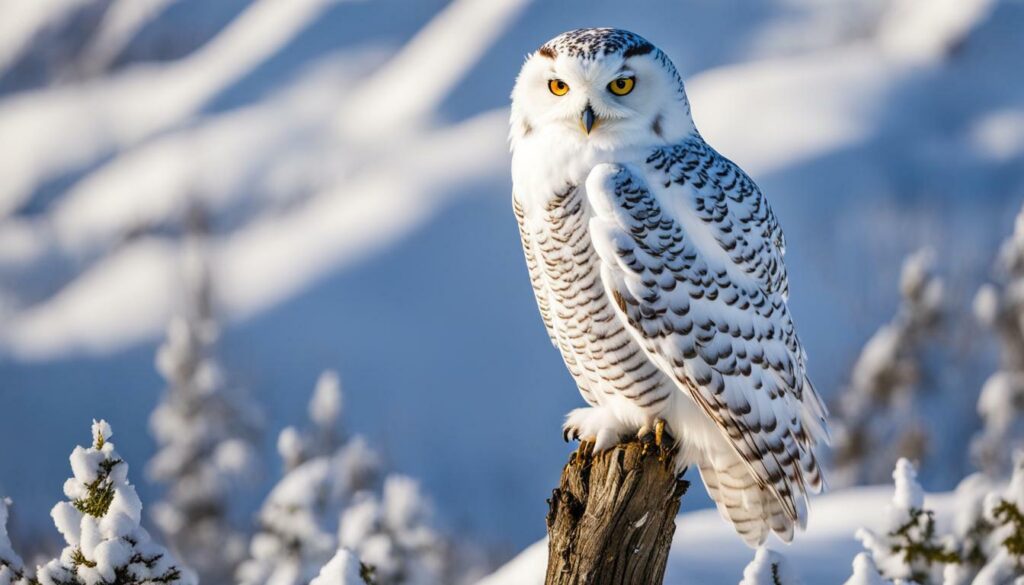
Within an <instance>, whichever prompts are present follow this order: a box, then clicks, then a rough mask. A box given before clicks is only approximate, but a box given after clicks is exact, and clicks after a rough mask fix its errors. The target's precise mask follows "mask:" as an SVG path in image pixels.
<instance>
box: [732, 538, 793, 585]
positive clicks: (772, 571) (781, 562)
mask: <svg viewBox="0 0 1024 585" xmlns="http://www.w3.org/2000/svg"><path fill="white" fill-rule="evenodd" d="M800 582H801V581H800V579H799V578H798V577H797V575H796V573H795V572H794V571H793V569H791V568H790V567H789V564H788V563H787V562H786V558H785V557H784V556H782V555H781V554H780V553H778V552H775V551H773V550H768V549H767V548H764V547H761V548H759V549H757V552H756V553H755V554H754V560H752V561H750V564H749V565H747V568H745V569H744V570H743V580H742V581H740V585H800Z"/></svg>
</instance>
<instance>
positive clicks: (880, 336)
mask: <svg viewBox="0 0 1024 585" xmlns="http://www.w3.org/2000/svg"><path fill="white" fill-rule="evenodd" d="M932 264H933V258H932V254H931V252H930V251H929V250H921V251H918V252H917V253H915V254H913V255H911V256H909V257H908V258H907V259H906V261H905V262H904V264H903V270H902V274H901V278H900V291H901V294H902V297H903V302H902V304H901V306H900V309H899V312H898V313H897V314H896V316H895V317H894V318H893V320H892V321H891V322H889V323H887V324H885V325H884V326H882V327H881V328H880V329H879V330H878V331H877V332H876V333H875V334H874V335H873V336H872V337H871V338H870V339H869V340H868V342H867V343H866V344H865V345H864V348H863V350H861V354H860V356H859V357H858V358H857V361H856V363H855V364H854V366H853V371H852V378H851V381H850V385H849V386H848V387H847V388H846V389H845V390H844V391H843V394H842V396H841V400H840V403H839V405H838V408H837V409H836V411H837V414H838V420H837V421H835V422H836V424H835V429H836V430H835V439H834V441H833V445H834V447H833V453H834V457H835V466H836V469H835V471H834V473H833V474H832V476H831V477H830V480H831V483H833V484H834V485H855V484H863V483H883V482H885V481H887V479H888V475H889V473H890V471H889V470H891V469H892V467H893V464H894V463H895V462H896V460H897V459H899V458H900V457H909V458H911V459H914V460H922V459H923V457H924V454H925V451H926V448H927V447H928V435H927V432H926V429H927V428H928V425H926V424H925V423H924V422H923V421H921V420H920V418H919V416H917V413H918V407H919V403H920V400H919V398H918V396H917V395H918V394H919V393H920V391H921V390H920V385H921V383H922V378H923V376H924V369H925V368H924V367H923V365H922V362H923V360H924V355H923V354H924V349H925V346H926V342H927V341H928V338H929V337H930V336H931V335H933V334H934V332H935V331H936V329H937V328H938V327H939V325H940V324H941V322H942V320H943V319H944V312H943V309H942V302H943V284H942V281H941V279H940V278H939V277H938V276H936V275H935V274H934V272H933V270H932Z"/></svg>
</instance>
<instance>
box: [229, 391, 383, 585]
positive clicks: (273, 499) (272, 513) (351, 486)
mask: <svg viewBox="0 0 1024 585" xmlns="http://www.w3.org/2000/svg"><path fill="white" fill-rule="evenodd" d="M341 404H342V397H341V388H340V385H339V383H338V378H337V375H335V374H334V373H332V372H325V373H324V374H323V375H321V376H320V379H319V381H318V382H317V385H316V389H315V390H314V392H313V397H312V399H311V400H310V405H309V418H310V426H311V427H312V428H311V429H306V430H302V431H300V430H297V429H295V428H293V427H288V428H286V429H285V430H284V431H282V432H281V435H280V437H279V438H278V451H279V452H280V453H281V458H282V460H283V464H284V468H285V471H286V473H285V475H284V477H283V478H282V479H281V480H280V481H279V482H278V483H277V485H276V486H274V488H273V490H271V492H270V494H269V495H268V496H267V498H266V500H265V501H264V502H263V505H262V506H261V508H260V512H259V522H260V531H259V532H258V533H257V534H256V535H255V536H253V538H252V541H251V543H250V545H249V558H248V559H246V560H245V561H244V562H243V563H242V564H241V565H240V566H239V568H238V572H237V580H238V581H239V582H241V583H242V584H243V585H267V584H273V585H305V584H306V583H309V582H310V580H311V579H313V578H314V577H316V575H317V572H318V571H320V569H321V568H322V567H323V566H324V565H325V563H327V562H328V561H329V560H330V559H331V557H332V555H335V553H336V552H337V550H338V542H337V540H338V536H337V532H338V521H339V518H340V517H341V514H342V511H343V510H344V509H345V507H346V506H348V505H349V504H350V503H351V501H352V498H353V496H354V494H356V493H357V492H362V491H365V490H373V489H377V488H378V486H379V485H380V481H381V473H380V459H379V457H378V455H377V454H376V453H375V452H373V451H372V450H371V449H370V448H369V446H368V445H367V443H366V441H364V440H363V439H362V438H361V437H355V438H352V439H350V440H348V441H345V440H343V437H344V434H343V433H342V432H341V429H340V428H339V420H338V419H339V417H340V415H341Z"/></svg>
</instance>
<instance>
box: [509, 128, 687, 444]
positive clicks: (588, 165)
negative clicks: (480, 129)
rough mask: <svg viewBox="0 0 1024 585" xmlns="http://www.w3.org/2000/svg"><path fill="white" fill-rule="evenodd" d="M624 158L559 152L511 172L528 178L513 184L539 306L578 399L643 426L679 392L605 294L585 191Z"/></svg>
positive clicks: (610, 154)
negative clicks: (601, 169) (598, 168)
mask: <svg viewBox="0 0 1024 585" xmlns="http://www.w3.org/2000/svg"><path fill="white" fill-rule="evenodd" d="M520 152H521V151H519V152H517V153H516V154H517V157H518V155H519V154H520ZM622 154H623V153H617V152H609V151H585V150H583V151H575V152H573V151H572V149H567V148H557V147H556V148H552V149H551V150H550V151H549V153H548V154H547V156H539V157H526V158H525V159H520V160H518V161H517V162H518V165H519V166H518V167H517V166H516V165H514V173H515V172H516V171H520V172H523V173H525V174H526V175H527V178H526V179H523V178H521V177H518V176H517V177H516V180H515V184H516V187H515V189H516V190H515V195H514V196H515V199H516V209H517V214H519V215H520V216H521V217H520V218H519V221H520V228H521V234H522V237H523V247H524V252H525V254H526V260H527V266H528V268H529V270H530V277H531V281H532V284H533V287H534V292H535V294H536V296H537V303H538V307H539V309H540V311H541V314H542V316H543V317H544V320H545V323H546V324H547V326H548V329H549V333H550V334H551V337H552V340H553V341H554V343H555V345H556V346H557V347H558V349H559V350H560V352H561V354H562V357H563V360H564V361H565V364H566V367H567V368H568V370H569V372H570V373H571V374H572V376H573V378H574V379H575V381H576V383H577V386H578V387H579V389H580V393H581V394H582V395H583V397H584V399H585V400H586V401H587V402H588V403H590V404H591V405H595V406H597V405H601V406H612V407H613V408H614V409H615V410H616V411H617V412H619V413H621V414H622V415H623V416H625V417H628V418H629V419H630V420H631V421H632V422H634V423H635V424H636V425H637V426H641V425H643V424H646V423H647V422H648V421H649V420H651V419H653V418H655V417H657V416H659V413H660V411H661V410H662V409H664V408H665V407H666V406H668V403H669V400H668V399H669V398H670V397H672V395H673V390H674V389H675V387H674V384H673V383H672V382H671V381H670V380H669V379H668V378H667V377H666V376H665V375H664V374H663V373H662V372H661V371H660V370H659V369H658V368H657V367H656V366H655V365H654V364H653V363H652V362H651V361H650V360H649V359H648V357H647V356H646V354H645V352H644V351H643V348H642V347H641V346H640V344H639V343H638V342H637V341H636V340H635V339H634V338H633V336H632V334H631V333H630V332H629V330H628V328H627V327H626V326H625V324H624V323H622V321H621V317H620V316H619V315H618V314H617V313H616V309H615V307H614V305H613V301H612V299H611V298H610V297H609V295H608V294H607V291H606V290H605V287H604V284H603V281H602V278H601V261H600V258H599V257H598V254H597V252H596V250H595V249H594V246H593V244H592V242H591V237H590V233H589V223H590V219H591V216H592V211H591V209H590V207H589V203H588V200H587V194H586V190H585V189H586V188H585V182H586V177H587V175H588V174H589V172H590V170H591V169H592V168H593V167H594V165H596V164H598V163H600V162H605V161H610V160H615V159H618V157H620V156H622ZM526 160H528V161H529V162H528V163H526V162H525V161H526ZM619 160H621V159H619Z"/></svg>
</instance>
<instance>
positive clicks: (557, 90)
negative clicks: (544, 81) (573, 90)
mask: <svg viewBox="0 0 1024 585" xmlns="http://www.w3.org/2000/svg"><path fill="white" fill-rule="evenodd" d="M548 89H550V90H551V93H553V94H555V95H565V94H567V93H569V84H567V83H566V82H564V81H562V80H561V79H552V80H551V81H549V82H548Z"/></svg>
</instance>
